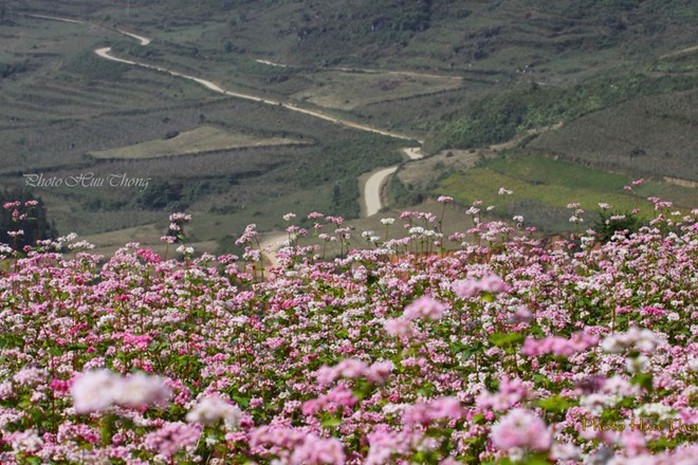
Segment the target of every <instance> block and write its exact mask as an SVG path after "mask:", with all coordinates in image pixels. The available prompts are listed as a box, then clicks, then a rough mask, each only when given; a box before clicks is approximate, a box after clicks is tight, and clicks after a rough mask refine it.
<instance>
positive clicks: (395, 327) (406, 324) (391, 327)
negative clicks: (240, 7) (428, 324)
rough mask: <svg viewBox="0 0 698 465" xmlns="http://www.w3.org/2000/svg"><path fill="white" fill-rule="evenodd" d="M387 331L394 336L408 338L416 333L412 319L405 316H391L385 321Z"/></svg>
mask: <svg viewBox="0 0 698 465" xmlns="http://www.w3.org/2000/svg"><path fill="white" fill-rule="evenodd" d="M384 326H385V331H386V332H387V333H388V334H389V335H390V336H392V337H397V338H400V339H407V338H409V337H411V336H413V335H414V334H415V328H414V325H413V324H412V322H411V321H409V320H406V319H405V318H391V319H389V320H386V321H385V324H384Z"/></svg>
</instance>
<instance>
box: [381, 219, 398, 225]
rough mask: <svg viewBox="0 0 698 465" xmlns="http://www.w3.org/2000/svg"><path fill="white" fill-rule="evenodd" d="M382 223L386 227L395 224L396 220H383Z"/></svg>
mask: <svg viewBox="0 0 698 465" xmlns="http://www.w3.org/2000/svg"><path fill="white" fill-rule="evenodd" d="M381 223H382V224H384V225H386V226H387V225H391V224H395V218H381Z"/></svg>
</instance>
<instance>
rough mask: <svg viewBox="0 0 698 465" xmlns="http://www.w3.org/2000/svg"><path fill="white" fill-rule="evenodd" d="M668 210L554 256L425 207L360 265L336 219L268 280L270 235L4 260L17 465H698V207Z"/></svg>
mask: <svg viewBox="0 0 698 465" xmlns="http://www.w3.org/2000/svg"><path fill="white" fill-rule="evenodd" d="M441 201H443V202H448V201H449V199H447V198H442V199H441ZM654 203H655V209H656V211H655V218H654V219H653V220H652V221H650V223H649V225H648V226H644V227H642V229H640V230H639V231H638V232H636V233H633V234H621V233H618V234H616V235H615V236H613V237H612V238H611V240H610V241H608V242H606V243H601V242H600V241H598V240H597V237H596V236H595V234H594V232H593V231H586V232H582V230H583V228H580V233H579V234H576V235H574V236H572V237H570V238H567V239H564V240H560V241H558V242H557V243H555V244H552V245H549V246H546V247H543V246H542V243H541V241H540V240H539V239H536V238H535V237H534V234H533V231H532V230H530V229H529V230H526V229H524V228H523V226H519V227H517V226H512V225H509V224H506V223H503V222H484V221H483V222H480V221H476V223H475V224H476V226H475V227H474V228H473V229H471V230H469V231H463V232H462V233H455V234H453V235H452V236H450V237H444V236H443V235H442V233H441V231H440V219H439V218H437V217H436V216H435V215H433V214H429V213H415V212H407V213H405V214H403V215H402V216H401V218H400V219H395V220H392V219H386V220H385V221H384V224H385V225H386V228H389V227H391V224H393V223H395V224H394V225H393V226H392V227H393V228H399V227H401V226H402V225H401V224H400V223H404V224H405V231H406V235H405V237H404V238H402V239H390V240H384V239H383V236H382V234H376V233H373V232H367V233H366V234H365V237H366V238H367V240H368V242H369V245H370V247H368V248H366V249H365V250H346V248H344V246H343V243H342V242H343V241H345V240H346V238H347V237H348V235H349V234H351V231H350V230H349V228H346V227H344V225H343V224H342V223H343V221H342V219H341V218H337V217H327V216H324V215H322V214H319V213H313V214H311V215H309V217H310V219H312V220H313V222H315V227H314V228H312V229H311V230H306V229H303V228H301V227H299V226H289V234H290V237H292V238H294V240H293V241H291V243H290V244H289V246H288V247H286V248H285V249H283V251H282V252H281V253H280V254H279V255H280V256H279V260H280V262H281V264H282V266H280V267H278V268H275V269H271V270H264V271H263V270H262V268H261V262H260V251H259V250H257V249H255V244H256V243H257V235H256V231H255V228H254V227H253V226H250V227H248V229H247V231H246V232H245V234H244V235H243V237H241V238H240V239H239V241H238V242H239V243H240V244H244V245H247V246H248V250H247V253H245V254H244V256H242V257H236V256H233V255H226V256H219V257H215V256H211V255H203V256H200V257H194V255H193V254H192V251H191V250H190V249H189V248H187V247H180V248H179V249H178V255H177V256H176V257H175V258H168V257H161V256H159V255H157V254H155V253H154V252H153V251H151V250H148V249H144V248H141V247H140V246H139V245H138V244H127V245H126V246H125V247H124V248H122V249H121V250H119V251H118V252H117V253H116V254H114V255H113V256H111V257H106V258H104V257H98V256H95V255H92V254H90V253H89V251H88V250H89V249H88V247H89V245H88V244H85V243H82V242H79V241H78V240H77V239H76V238H74V237H66V238H61V240H59V243H54V242H50V241H45V242H41V243H39V244H38V245H37V247H34V248H33V249H26V250H25V252H24V253H22V254H17V253H16V252H14V251H13V249H12V248H11V247H9V246H2V248H0V258H2V262H1V264H0V267H1V268H0V432H1V436H0V463H2V464H44V463H45V464H132V465H140V464H150V463H164V464H278V465H281V464H293V465H296V464H297V465H305V464H308V465H315V464H366V465H379V464H412V463H419V464H444V465H454V464H500V465H505V464H512V463H519V464H528V465H543V464H582V463H584V464H599V465H603V464H608V465H640V464H641V465H648V464H662V465H664V464H666V465H696V464H698V308H697V307H696V305H697V303H698V222H697V220H696V217H697V216H698V211H696V210H694V211H693V212H692V213H691V214H685V213H681V212H672V211H670V209H669V205H668V204H667V203H665V202H661V201H659V200H657V199H655V200H654ZM28 207H31V205H29V206H28ZM23 208H25V205H22V204H19V203H11V204H6V205H5V209H7V210H11V211H13V213H14V211H16V212H17V213H16V215H15V216H18V217H19V216H21V215H22V214H23V213H22V209H23ZM573 208H574V207H573ZM477 210H478V208H477V206H473V207H471V208H470V209H469V210H468V212H469V213H470V214H476V213H477ZM293 217H294V216H293V215H287V216H286V217H285V218H286V219H287V220H288V221H289V222H290V221H293ZM171 220H172V224H171V225H170V231H171V234H173V235H172V236H169V237H166V238H164V240H166V241H168V242H173V238H174V237H176V235H180V236H182V235H183V232H182V229H183V228H184V227H185V226H184V225H185V223H186V222H187V221H188V220H189V217H188V216H186V215H183V214H176V215H173V216H172V217H171ZM520 220H523V219H520ZM572 220H574V222H577V223H580V222H581V212H580V211H579V210H576V211H575V213H574V215H573V217H572ZM517 221H519V219H517ZM16 234H20V233H19V232H17V233H16ZM313 236H315V237H316V238H315V239H313ZM385 237H386V238H387V234H386V236H385ZM466 239H467V241H466ZM314 241H315V242H317V245H315V244H314ZM323 242H340V243H342V254H341V257H339V258H336V259H334V260H323V259H321V258H320V256H321V255H322V254H321V251H322V250H323V244H322V243H323ZM447 246H448V247H447ZM59 247H60V248H61V250H63V253H58V252H56V251H55V250H56V249H57V248H59ZM170 247H172V248H173V249H174V247H175V245H174V244H173V245H171V246H170ZM446 248H449V249H450V250H449V252H448V253H446V252H444V249H446Z"/></svg>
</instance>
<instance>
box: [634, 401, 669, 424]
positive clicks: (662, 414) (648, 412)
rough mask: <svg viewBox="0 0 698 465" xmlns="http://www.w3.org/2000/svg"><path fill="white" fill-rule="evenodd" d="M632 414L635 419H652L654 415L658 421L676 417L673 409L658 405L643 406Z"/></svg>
mask: <svg viewBox="0 0 698 465" xmlns="http://www.w3.org/2000/svg"><path fill="white" fill-rule="evenodd" d="M633 414H634V415H635V416H637V417H652V416H655V415H656V416H657V418H658V419H659V420H671V419H672V418H675V417H676V412H675V411H674V409H672V408H671V407H670V406H668V405H664V404H659V403H654V404H643V405H641V406H639V407H638V408H636V409H635V410H633Z"/></svg>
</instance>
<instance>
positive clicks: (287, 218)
mask: <svg viewBox="0 0 698 465" xmlns="http://www.w3.org/2000/svg"><path fill="white" fill-rule="evenodd" d="M295 217H296V214H295V213H286V214H285V215H284V216H282V218H283V219H284V221H291V220H292V219H294V218H295Z"/></svg>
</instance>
